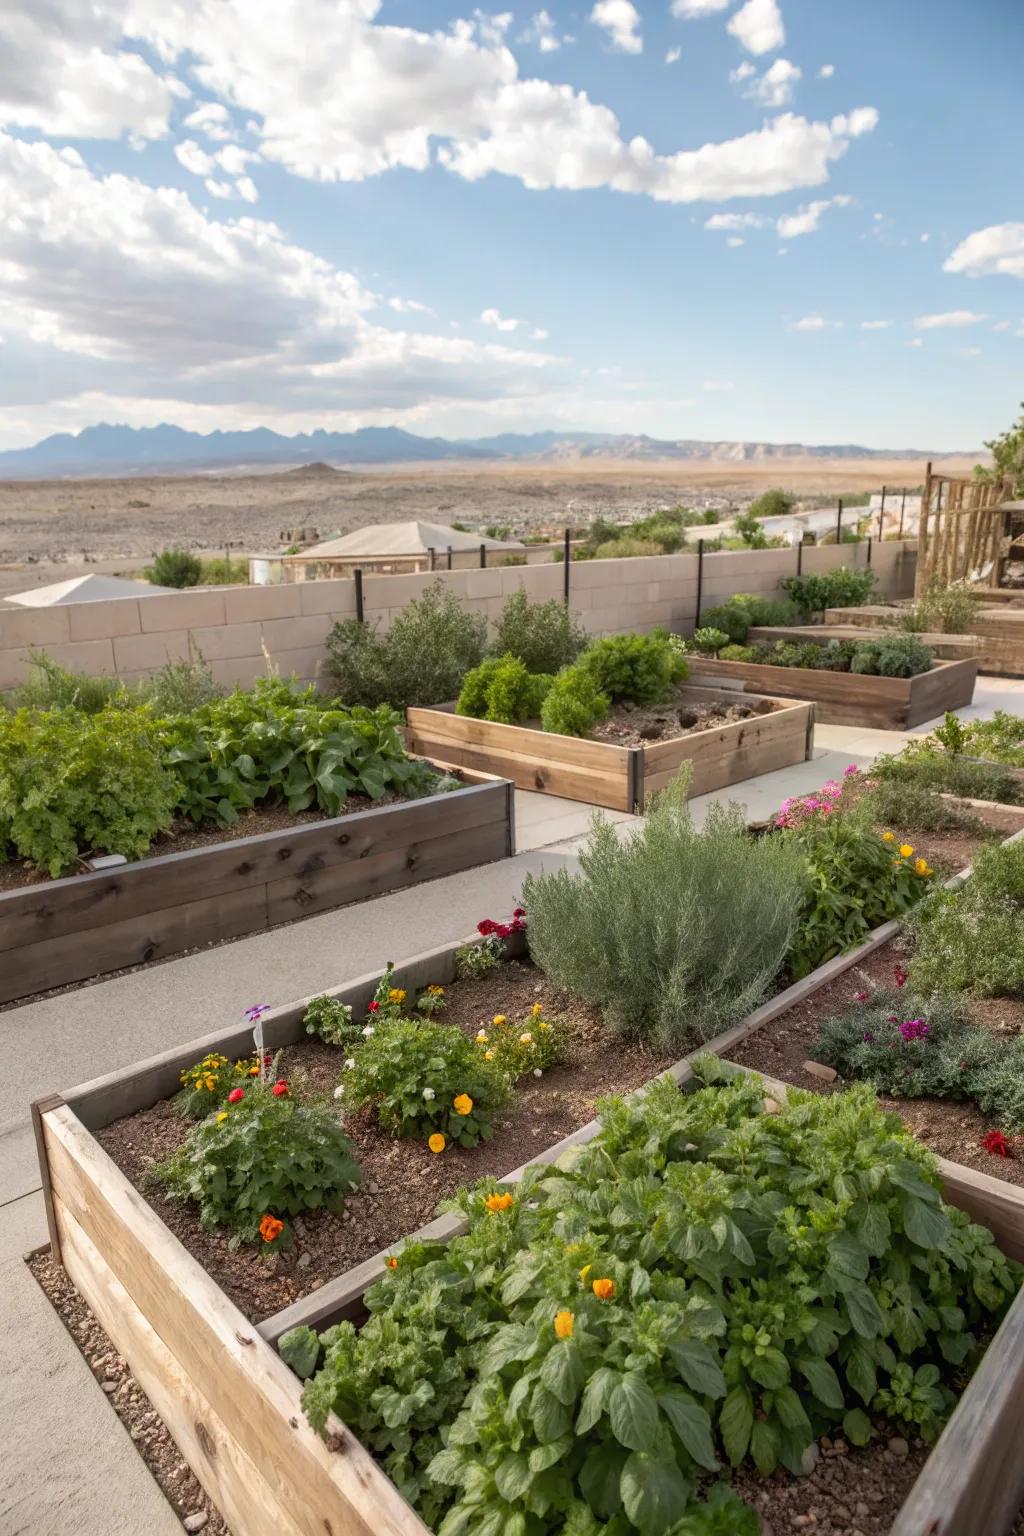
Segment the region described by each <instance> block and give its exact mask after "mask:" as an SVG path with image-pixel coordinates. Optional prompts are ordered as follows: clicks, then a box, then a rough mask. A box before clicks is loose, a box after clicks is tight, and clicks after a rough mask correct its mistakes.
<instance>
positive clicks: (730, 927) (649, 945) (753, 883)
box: [523, 777, 801, 1048]
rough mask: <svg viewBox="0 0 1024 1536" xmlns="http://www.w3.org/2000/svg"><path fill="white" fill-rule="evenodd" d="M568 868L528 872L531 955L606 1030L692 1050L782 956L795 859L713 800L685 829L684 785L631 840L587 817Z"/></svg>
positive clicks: (749, 996)
mask: <svg viewBox="0 0 1024 1536" xmlns="http://www.w3.org/2000/svg"><path fill="white" fill-rule="evenodd" d="M579 864H580V872H579V873H578V874H576V873H573V872H570V871H569V870H565V869H561V870H558V871H556V872H554V873H552V874H548V873H543V874H539V875H534V874H529V875H527V877H526V883H525V885H524V891H523V899H524V905H525V906H526V908H527V910H528V911H529V914H530V927H529V933H528V939H529V945H530V952H531V954H532V955H533V957H534V959H535V961H536V962H537V964H538V965H539V966H540V967H541V969H542V970H543V971H544V973H545V974H546V975H547V976H549V977H551V979H552V980H553V981H555V982H557V983H558V985H559V986H563V987H566V988H567V989H568V990H569V991H571V992H575V993H576V994H577V996H579V997H583V998H585V999H586V1000H587V1001H588V1002H591V1003H594V1004H596V1005H597V1006H598V1007H600V1008H601V1010H602V1011H603V1013H604V1015H605V1017H606V1019H607V1020H608V1022H609V1024H611V1025H612V1026H613V1027H614V1028H616V1029H620V1030H623V1031H625V1032H627V1033H629V1034H630V1035H633V1036H635V1037H637V1038H640V1039H643V1040H649V1041H652V1042H654V1043H655V1044H656V1045H657V1046H658V1047H665V1046H671V1047H673V1048H688V1047H691V1046H693V1045H696V1044H699V1043H700V1042H701V1041H703V1040H707V1039H709V1038H710V1037H711V1036H712V1035H715V1034H717V1033H718V1032H719V1031H720V1030H723V1029H725V1028H727V1027H728V1026H729V1025H730V1024H734V1023H735V1022H736V1020H737V1019H738V1018H741V1017H742V1016H743V1015H744V1014H745V1013H747V1012H749V1011H750V1009H751V1008H754V1007H756V1006H757V1004H758V1003H759V1002H760V1001H761V1000H762V999H763V997H764V995H765V992H766V991H767V989H768V987H769V985H770V984H771V982H772V980H773V979H774V977H775V975H776V973H777V972H778V970H779V967H780V966H781V964H782V962H783V959H784V958H785V955H786V951H787V949H788V947H789V943H790V939H791V936H792V933H793V929H794V924H795V920H796V914H797V909H798V906H799V903H800V898H801V860H800V858H799V856H798V854H797V852H796V850H795V849H793V848H791V847H790V845H789V844H788V843H787V842H786V841H785V840H784V839H782V838H774V837H766V838H760V839H751V838H750V837H749V836H748V835H747V832H746V828H745V824H744V820H743V814H742V810H741V808H740V807H739V806H736V805H729V806H723V805H714V806H712V807H711V808H710V810H709V812H708V816H707V819H706V820H705V822H704V825H703V826H702V827H700V828H697V827H696V826H694V824H693V821H692V820H691V817H690V814H689V810H688V808H687V804H686V781H685V777H684V778H682V779H681V780H679V781H677V782H676V784H675V785H673V786H671V787H670V788H669V789H668V790H666V791H664V792H663V794H662V795H661V796H659V797H657V799H656V801H655V803H654V805H653V807H652V808H651V809H650V810H649V811H648V813H647V815H646V817H645V819H644V824H643V827H642V828H641V829H640V831H639V832H637V833H636V835H635V836H632V837H629V838H625V839H621V840H620V839H619V837H618V836H617V835H616V832H615V829H614V827H613V826H611V825H610V823H608V822H607V821H606V820H605V819H604V818H603V817H602V816H600V815H595V817H594V821H593V824H592V827H591V832H590V836H589V838H588V841H587V844H586V846H585V848H584V849H583V851H582V852H581V854H580V856H579Z"/></svg>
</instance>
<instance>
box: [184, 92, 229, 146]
mask: <svg viewBox="0 0 1024 1536" xmlns="http://www.w3.org/2000/svg"><path fill="white" fill-rule="evenodd" d="M184 125H185V127H186V128H191V129H192V130H193V132H194V133H201V134H204V135H205V137H206V138H208V139H218V140H224V139H231V138H233V137H234V134H233V132H232V129H231V119H230V115H229V113H228V109H227V107H226V106H224V104H223V102H220V101H202V102H200V103H199V106H198V107H196V109H195V111H194V112H190V113H189V115H188V117H186V118H185V119H184Z"/></svg>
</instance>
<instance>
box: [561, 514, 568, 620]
mask: <svg viewBox="0 0 1024 1536" xmlns="http://www.w3.org/2000/svg"><path fill="white" fill-rule="evenodd" d="M562 597H563V599H564V601H565V606H566V607H567V608H568V606H569V530H568V528H566V530H565V533H564V535H563V539H562Z"/></svg>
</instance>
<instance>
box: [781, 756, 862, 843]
mask: <svg viewBox="0 0 1024 1536" xmlns="http://www.w3.org/2000/svg"><path fill="white" fill-rule="evenodd" d="M859 779H860V769H859V768H858V767H857V765H856V763H851V764H850V766H849V767H848V768H846V769H844V771H843V778H842V782H840V780H839V779H828V780H826V782H825V783H824V784H823V785H822V786H821V788H820V789H819V790H818V791H817V793H816V794H811V795H791V796H790V797H789V799H788V800H783V802H782V804H781V805H780V806H779V809H778V811H777V812H776V815H775V825H776V826H777V827H799V826H802V825H803V823H804V822H805V821H807V819H808V818H809V817H811V816H819V817H822V818H824V817H827V816H834V815H835V814H836V813H837V812H838V811H840V810H841V809H842V808H843V799H844V794H845V792H846V790H847V786H849V785H851V781H858V780H859ZM858 787H859V785H858ZM846 803H847V804H849V795H847V796H846Z"/></svg>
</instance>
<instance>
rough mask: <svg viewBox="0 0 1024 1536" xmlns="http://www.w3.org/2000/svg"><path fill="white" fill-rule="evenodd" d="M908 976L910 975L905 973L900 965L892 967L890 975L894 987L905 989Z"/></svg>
mask: <svg viewBox="0 0 1024 1536" xmlns="http://www.w3.org/2000/svg"><path fill="white" fill-rule="evenodd" d="M909 974H910V973H909V972H908V971H905V970H904V969H903V967H902V965H897V966H894V967H893V973H892V975H893V980H894V981H895V983H896V985H897V986H898V987H905V986H906V984H907V977H908V976H909Z"/></svg>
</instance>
